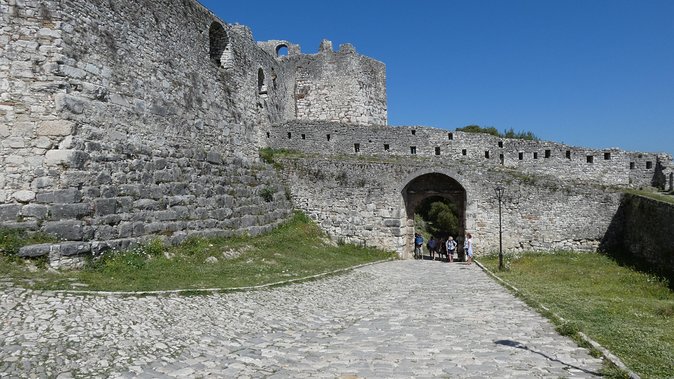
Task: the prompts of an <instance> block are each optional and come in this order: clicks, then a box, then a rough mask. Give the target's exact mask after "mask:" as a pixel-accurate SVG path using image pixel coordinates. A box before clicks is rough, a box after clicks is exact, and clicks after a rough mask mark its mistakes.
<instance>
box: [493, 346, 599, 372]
mask: <svg viewBox="0 0 674 379" xmlns="http://www.w3.org/2000/svg"><path fill="white" fill-rule="evenodd" d="M494 343H495V344H497V345H503V346H509V347H514V348H516V349H522V350H527V351H530V352H532V353H535V354H538V355H540V356H543V357H545V358H546V359H548V360H551V361H554V362H559V363H561V364H563V365H564V366H567V367H571V368H575V369H576V370H580V371H583V372H585V373H587V374H591V375H596V376H603V375H602V374H601V373H598V372H594V371H590V370H586V369H584V368H582V367H578V366H574V365H570V364H568V363H566V362H562V361H560V360H559V359H557V358H553V357H550V356H548V355H547V354H545V353H542V352H540V351H536V350H532V349H530V348H529V347H528V346H527V345H524V344H523V343H521V342H517V341H513V340H497V341H494Z"/></svg>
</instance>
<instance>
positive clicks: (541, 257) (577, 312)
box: [480, 253, 674, 378]
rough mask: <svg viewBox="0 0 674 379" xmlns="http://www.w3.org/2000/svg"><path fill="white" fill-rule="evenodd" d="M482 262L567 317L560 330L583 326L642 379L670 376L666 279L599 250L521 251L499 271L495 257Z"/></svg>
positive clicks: (671, 305)
mask: <svg viewBox="0 0 674 379" xmlns="http://www.w3.org/2000/svg"><path fill="white" fill-rule="evenodd" d="M480 261H481V262H482V263H483V264H484V265H485V266H486V267H487V268H488V269H489V270H491V271H492V272H494V273H495V274H496V275H498V276H499V277H500V278H502V279H503V280H505V281H507V282H509V283H510V284H512V285H513V286H515V287H517V288H518V289H520V290H521V291H522V292H523V293H524V296H525V297H527V298H530V299H531V300H533V301H535V302H538V303H540V304H542V305H544V306H545V307H547V308H549V309H550V311H551V312H553V313H555V314H557V315H559V316H560V317H562V318H564V319H566V320H568V322H567V324H566V325H557V328H558V330H559V331H560V332H561V333H563V334H569V335H573V334H575V333H576V332H578V331H582V332H583V333H585V334H586V335H588V336H589V337H590V338H592V339H594V340H595V341H597V342H599V343H600V344H601V345H603V346H604V347H606V348H607V349H609V350H610V351H611V352H612V353H614V354H615V355H617V356H618V357H620V359H621V360H622V361H623V362H624V363H625V364H626V365H627V366H628V367H630V368H631V369H632V370H634V371H635V372H637V373H638V374H639V375H641V377H642V378H665V377H672V376H674V292H672V291H671V290H670V289H669V288H668V283H667V281H666V280H664V279H661V278H659V277H657V276H654V275H650V274H644V273H641V272H637V271H634V270H631V269H629V268H627V267H621V266H620V265H618V264H617V263H616V262H615V261H613V260H611V259H610V258H609V257H606V256H604V255H600V254H587V253H586V254H582V253H555V254H525V255H523V256H521V257H519V258H515V259H510V262H509V263H510V270H509V271H498V269H497V267H498V257H484V258H482V259H481V260H480ZM548 316H549V315H548ZM553 321H555V320H553ZM606 374H607V375H609V373H606ZM612 375H613V374H612Z"/></svg>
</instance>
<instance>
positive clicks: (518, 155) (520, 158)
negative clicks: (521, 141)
mask: <svg viewBox="0 0 674 379" xmlns="http://www.w3.org/2000/svg"><path fill="white" fill-rule="evenodd" d="M517 158H519V160H522V159H524V153H523V152H521V151H520V153H519V154H517Z"/></svg>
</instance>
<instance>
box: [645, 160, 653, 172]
mask: <svg viewBox="0 0 674 379" xmlns="http://www.w3.org/2000/svg"><path fill="white" fill-rule="evenodd" d="M652 168H653V162H651V161H647V162H646V170H650V169H652Z"/></svg>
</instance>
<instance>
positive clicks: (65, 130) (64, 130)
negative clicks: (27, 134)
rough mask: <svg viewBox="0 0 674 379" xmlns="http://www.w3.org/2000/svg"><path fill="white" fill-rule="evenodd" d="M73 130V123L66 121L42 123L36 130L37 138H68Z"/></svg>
mask: <svg viewBox="0 0 674 379" xmlns="http://www.w3.org/2000/svg"><path fill="white" fill-rule="evenodd" d="M74 129H75V123H74V122H72V121H66V120H53V121H44V122H42V123H41V124H40V126H38V128H37V135H38V136H68V135H71V134H72V132H73V130H74Z"/></svg>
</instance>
